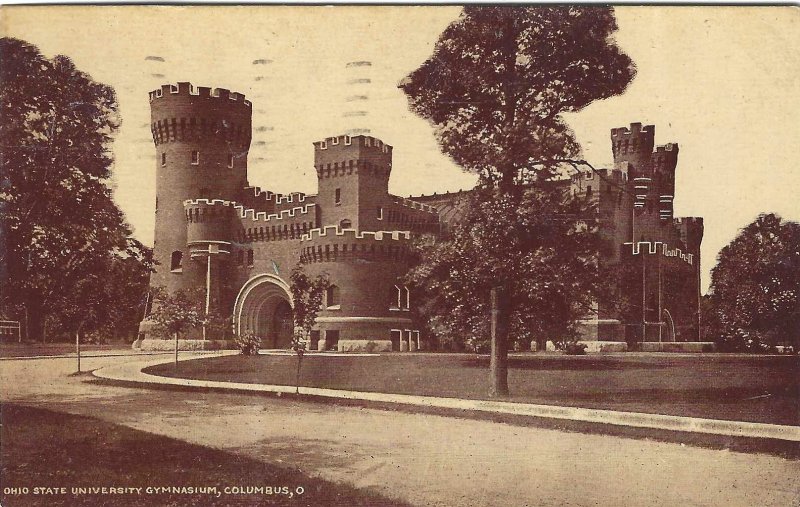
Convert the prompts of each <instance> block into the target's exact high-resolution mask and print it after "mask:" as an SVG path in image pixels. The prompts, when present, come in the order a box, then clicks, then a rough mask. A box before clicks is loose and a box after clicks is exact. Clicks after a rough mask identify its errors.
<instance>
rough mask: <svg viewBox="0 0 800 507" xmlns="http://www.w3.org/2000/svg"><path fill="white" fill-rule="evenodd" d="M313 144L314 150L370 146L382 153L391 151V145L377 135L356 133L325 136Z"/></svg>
mask: <svg viewBox="0 0 800 507" xmlns="http://www.w3.org/2000/svg"><path fill="white" fill-rule="evenodd" d="M313 144H314V151H325V150H342V149H349V148H370V149H372V150H374V151H380V152H382V153H388V154H391V153H392V149H393V148H392V146H391V145H389V144H386V143H384V142H383V141H381V140H380V139H378V138H377V137H372V136H365V135H358V136H349V135H340V136H333V137H326V138H325V139H323V140H322V141H317V142H315V143H313Z"/></svg>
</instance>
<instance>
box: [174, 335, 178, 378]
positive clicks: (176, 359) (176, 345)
mask: <svg viewBox="0 0 800 507" xmlns="http://www.w3.org/2000/svg"><path fill="white" fill-rule="evenodd" d="M175 371H176V372H177V371H178V332H177V331H175Z"/></svg>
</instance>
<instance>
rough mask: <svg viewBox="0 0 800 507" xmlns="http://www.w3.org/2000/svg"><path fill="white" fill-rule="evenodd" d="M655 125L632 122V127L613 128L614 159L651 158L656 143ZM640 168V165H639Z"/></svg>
mask: <svg viewBox="0 0 800 507" xmlns="http://www.w3.org/2000/svg"><path fill="white" fill-rule="evenodd" d="M655 135H656V127H655V125H646V126H644V127H643V126H642V124H641V123H631V125H630V128H628V127H620V128H615V129H611V150H612V152H613V154H614V160H615V161H616V160H617V159H618V158H619V159H622V158H630V157H633V158H638V157H641V156H643V155H644V156H646V157H647V158H650V154H651V153H652V152H653V145H654V144H655ZM637 169H638V167H637Z"/></svg>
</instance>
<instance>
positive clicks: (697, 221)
mask: <svg viewBox="0 0 800 507" xmlns="http://www.w3.org/2000/svg"><path fill="white" fill-rule="evenodd" d="M674 221H675V223H676V224H678V225H680V224H693V225H703V217H678V218H675V219H674Z"/></svg>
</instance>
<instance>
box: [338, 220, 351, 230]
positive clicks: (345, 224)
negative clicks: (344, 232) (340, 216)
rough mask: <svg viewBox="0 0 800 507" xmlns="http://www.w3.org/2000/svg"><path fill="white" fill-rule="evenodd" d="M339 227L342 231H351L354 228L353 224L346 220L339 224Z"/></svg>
mask: <svg viewBox="0 0 800 507" xmlns="http://www.w3.org/2000/svg"><path fill="white" fill-rule="evenodd" d="M339 227H341V228H342V229H350V228H351V227H353V222H351V221H350V220H348V219H347V218H345V219H344V220H342V221H341V222H339Z"/></svg>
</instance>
